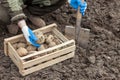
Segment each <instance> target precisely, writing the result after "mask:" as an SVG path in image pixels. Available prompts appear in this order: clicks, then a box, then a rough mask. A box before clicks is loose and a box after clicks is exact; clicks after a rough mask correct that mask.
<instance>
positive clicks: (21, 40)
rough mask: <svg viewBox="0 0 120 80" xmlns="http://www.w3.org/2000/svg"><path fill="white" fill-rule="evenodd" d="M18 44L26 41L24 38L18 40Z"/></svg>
mask: <svg viewBox="0 0 120 80" xmlns="http://www.w3.org/2000/svg"><path fill="white" fill-rule="evenodd" d="M19 42H21V43H26V42H27V41H26V39H25V38H21V39H20V40H19Z"/></svg>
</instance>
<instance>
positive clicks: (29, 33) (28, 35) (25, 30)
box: [22, 26, 40, 48]
mask: <svg viewBox="0 0 120 80" xmlns="http://www.w3.org/2000/svg"><path fill="white" fill-rule="evenodd" d="M22 32H23V35H24V37H25V39H26V40H27V41H28V42H29V43H30V44H32V45H33V46H35V47H37V48H38V47H40V44H38V43H36V41H37V40H38V38H37V37H36V36H35V34H34V33H33V32H32V30H31V29H30V28H29V27H28V26H24V27H23V28H22Z"/></svg>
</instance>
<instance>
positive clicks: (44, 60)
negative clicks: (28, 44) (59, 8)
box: [4, 24, 76, 76]
mask: <svg viewBox="0 0 120 80" xmlns="http://www.w3.org/2000/svg"><path fill="white" fill-rule="evenodd" d="M56 27H57V25H56V24H51V25H48V26H46V27H43V28H40V29H37V30H34V31H33V32H38V31H41V32H43V33H48V32H50V31H52V32H53V33H54V34H55V35H56V36H57V38H59V39H60V40H61V41H62V43H61V44H59V45H56V46H54V47H51V48H48V49H45V50H42V51H38V52H36V53H34V54H28V55H26V56H23V57H20V56H19V55H18V53H17V52H16V50H15V49H14V48H13V46H12V43H15V42H17V41H19V40H20V39H21V38H24V37H23V35H22V34H21V35H17V36H14V37H11V38H7V39H4V53H5V55H6V56H9V57H10V58H11V59H12V61H13V62H14V63H15V65H16V66H17V67H18V68H19V72H20V73H21V75H22V76H25V75H27V74H30V73H33V72H35V71H38V70H40V69H43V68H46V67H48V66H51V65H54V64H56V63H59V62H61V61H64V60H66V59H69V58H72V57H74V53H75V48H76V46H75V41H74V40H68V39H67V38H66V37H65V36H64V35H62V34H61V33H60V32H59V31H58V30H57V29H56ZM56 49H59V50H57V51H54V50H56ZM51 51H54V52H51ZM47 52H51V53H49V54H45V55H44V56H40V57H36V58H34V59H32V60H28V61H25V60H26V59H28V58H31V57H35V56H37V55H40V54H44V53H47Z"/></svg>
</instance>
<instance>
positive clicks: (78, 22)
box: [76, 0, 84, 26]
mask: <svg viewBox="0 0 120 80" xmlns="http://www.w3.org/2000/svg"><path fill="white" fill-rule="evenodd" d="M82 2H84V0H82ZM81 19H82V14H81V13H80V6H79V7H78V10H77V21H76V25H77V26H80V25H81Z"/></svg>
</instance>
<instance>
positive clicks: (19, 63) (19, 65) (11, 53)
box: [8, 42, 22, 69]
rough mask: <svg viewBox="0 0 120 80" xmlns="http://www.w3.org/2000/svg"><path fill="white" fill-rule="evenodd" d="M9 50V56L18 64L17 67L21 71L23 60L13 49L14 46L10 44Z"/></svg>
mask: <svg viewBox="0 0 120 80" xmlns="http://www.w3.org/2000/svg"><path fill="white" fill-rule="evenodd" d="M8 50H9V54H8V55H9V56H10V58H11V59H12V60H13V62H14V63H15V64H16V66H17V67H18V68H19V69H21V68H22V67H21V66H22V65H21V63H22V60H20V57H19V55H18V54H17V52H16V51H15V50H14V48H13V47H12V45H11V44H10V43H9V42H8Z"/></svg>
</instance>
